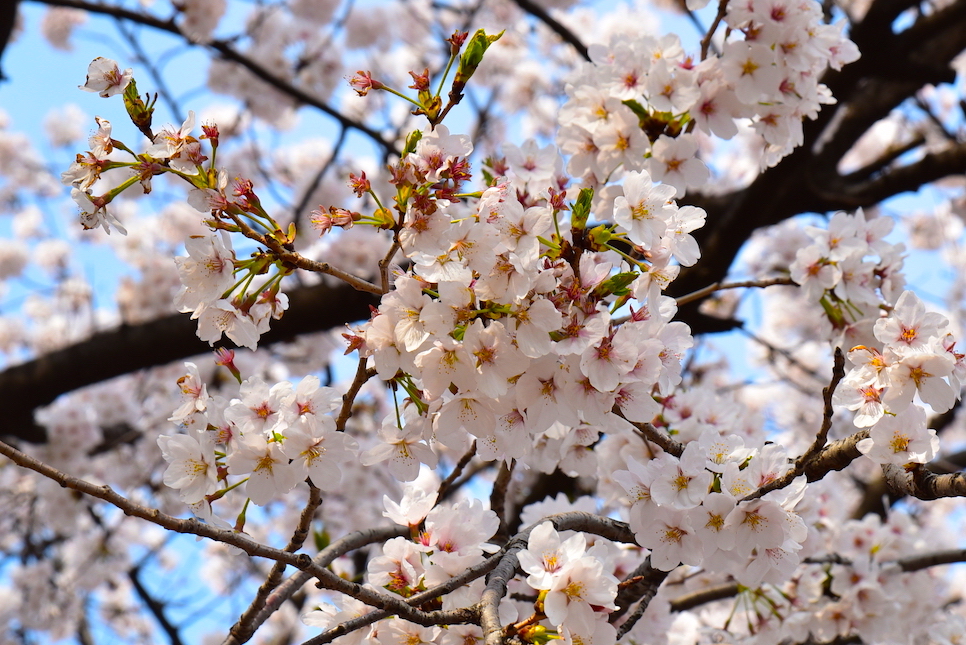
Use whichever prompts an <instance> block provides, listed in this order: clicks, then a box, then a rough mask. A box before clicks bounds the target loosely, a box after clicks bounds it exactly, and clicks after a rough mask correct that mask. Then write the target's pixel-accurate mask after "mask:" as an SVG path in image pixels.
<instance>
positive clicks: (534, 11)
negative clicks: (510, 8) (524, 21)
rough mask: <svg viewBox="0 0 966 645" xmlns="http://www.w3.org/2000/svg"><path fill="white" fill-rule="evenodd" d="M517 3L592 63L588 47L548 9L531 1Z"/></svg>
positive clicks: (518, 1) (523, 0) (522, 0)
mask: <svg viewBox="0 0 966 645" xmlns="http://www.w3.org/2000/svg"><path fill="white" fill-rule="evenodd" d="M515 2H516V4H517V6H518V7H520V8H521V9H523V10H524V11H526V12H527V13H528V14H530V15H531V16H533V17H534V18H537V19H539V20H540V22H542V23H543V24H545V25H546V26H547V27H549V28H550V31H552V32H554V33H555V34H557V35H558V36H560V39H561V40H563V41H564V42H565V43H568V44H569V45H570V46H571V47H573V48H574V49H575V50H576V51H577V53H578V54H580V56H581V57H582V58H583V59H584V60H585V61H588V62H590V53H589V52H588V51H587V45H585V44H584V43H582V42H581V41H580V39H579V38H577V36H576V35H574V33H573V32H572V31H570V30H569V29H567V28H566V27H564V26H563V25H562V24H560V22H558V21H557V20H556V19H555V18H554V17H553V16H551V15H550V14H549V13H547V10H546V9H544V8H543V7H541V6H540V5H538V4H537V3H535V2H531V1H530V0H515Z"/></svg>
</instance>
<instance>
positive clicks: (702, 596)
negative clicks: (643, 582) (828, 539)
mask: <svg viewBox="0 0 966 645" xmlns="http://www.w3.org/2000/svg"><path fill="white" fill-rule="evenodd" d="M835 559H836V561H838V562H839V564H844V565H851V562H849V561H848V560H845V559H841V558H838V557H837V556H836V557H835ZM957 562H966V549H950V550H948V551H934V552H932V553H921V554H917V555H911V556H907V557H905V558H898V559H896V560H893V561H891V562H888V563H884V564H885V565H888V564H894V565H896V566H897V567H898V569H899V570H901V571H902V572H904V573H910V572H913V571H921V570H922V569H928V568H930V567H937V566H941V565H944V564H955V563H957ZM883 571H888V566H883ZM740 591H741V586H740V585H738V584H737V583H735V582H725V583H722V584H720V585H715V586H714V587H705V588H704V589H699V590H698V591H693V592H691V593H688V594H684V595H683V596H678V597H677V598H675V599H674V600H672V601H671V611H673V612H679V611H688V610H691V609H695V608H697V607H700V606H701V605H706V604H708V603H709V602H715V601H717V600H727V599H728V598H734V597H735V596H737V595H738V593H739V592H740Z"/></svg>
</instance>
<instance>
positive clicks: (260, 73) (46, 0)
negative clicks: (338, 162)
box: [29, 0, 400, 156]
mask: <svg viewBox="0 0 966 645" xmlns="http://www.w3.org/2000/svg"><path fill="white" fill-rule="evenodd" d="M29 1H30V2H37V3H40V4H47V5H51V6H55V7H73V8H74V9H83V10H84V11H89V12H91V13H99V14H104V15H108V16H113V17H115V18H118V19H121V20H127V21H130V22H135V23H137V24H140V25H144V26H146V27H151V28H153V29H157V30H158V31H163V32H166V33H169V34H172V35H175V36H178V37H179V38H182V39H184V41H185V43H187V44H190V45H193V46H198V47H206V48H208V49H211V50H213V51H215V52H217V53H218V54H219V55H220V56H221V57H222V58H224V59H225V60H228V61H231V62H233V63H237V64H238V65H240V66H241V67H243V68H244V69H246V70H248V71H249V72H250V73H251V74H252V75H253V76H255V77H256V78H258V79H259V80H261V81H264V82H265V83H267V84H268V85H270V86H271V87H273V88H275V89H276V90H278V91H279V92H282V93H283V94H286V95H288V96H290V97H291V98H293V99H294V100H296V101H298V102H299V103H303V104H305V105H308V106H310V107H314V108H315V109H317V110H319V111H320V112H323V113H324V114H326V115H328V116H330V117H331V118H333V119H335V120H336V121H338V122H339V124H340V125H341V126H342V127H344V128H350V129H353V130H357V131H359V132H361V133H362V134H364V135H366V136H367V137H369V138H370V139H372V140H373V141H374V142H375V143H376V144H378V145H379V146H380V147H381V148H383V149H384V150H386V151H387V152H391V153H392V154H394V155H396V156H399V154H400V151H399V150H398V149H397V148H396V147H395V145H394V144H393V143H392V142H390V141H386V140H385V139H383V138H382V136H381V135H380V134H379V133H378V132H376V131H375V130H373V129H372V128H370V127H369V126H367V125H365V124H364V123H362V122H360V121H356V120H354V119H350V118H349V117H347V116H345V115H344V114H342V113H341V112H339V111H338V110H336V109H335V108H333V107H332V106H330V105H329V104H328V103H326V102H325V101H323V100H321V99H319V98H318V97H316V96H313V95H311V94H309V93H308V92H305V91H304V90H302V89H300V88H298V87H296V86H295V85H293V84H292V83H290V82H289V81H287V80H285V79H283V78H280V77H278V76H276V75H275V74H273V73H272V72H271V71H269V70H268V69H267V68H265V67H264V66H262V65H261V64H260V63H258V62H256V61H255V60H253V59H251V58H249V57H247V56H245V55H244V54H242V53H240V52H238V51H236V50H235V49H234V48H233V47H232V46H231V44H230V43H229V42H228V41H225V40H218V39H215V40H210V41H208V42H206V43H198V42H195V41H193V40H192V39H191V38H190V37H188V36H187V35H186V34H184V32H182V31H181V29H180V28H179V27H178V25H177V24H176V23H175V22H174V20H173V19H168V20H161V19H160V18H156V17H155V16H151V15H149V14H146V13H143V12H140V11H131V10H129V9H125V8H124V7H119V6H117V5H107V4H99V3H95V2H89V1H87V0H29Z"/></svg>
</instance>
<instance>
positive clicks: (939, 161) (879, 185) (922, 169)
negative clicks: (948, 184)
mask: <svg viewBox="0 0 966 645" xmlns="http://www.w3.org/2000/svg"><path fill="white" fill-rule="evenodd" d="M964 168H966V143H957V144H954V145H950V146H949V147H948V148H946V149H944V150H940V151H938V152H933V153H930V154H927V155H925V156H924V157H923V158H922V159H920V160H918V161H915V162H913V163H910V164H908V165H905V166H897V167H894V168H888V169H886V170H884V171H883V172H881V173H879V174H878V175H875V176H874V177H873V178H872V179H868V180H864V181H856V182H853V181H851V178H852V175H846V176H845V177H843V178H842V180H841V184H840V185H839V186H838V187H836V190H837V192H838V193H839V194H840V195H841V196H842V197H843V198H844V199H851V200H852V201H853V202H854V203H856V204H858V205H860V206H868V205H870V204H876V203H878V202H881V201H883V200H884V199H887V198H889V197H893V196H895V195H898V194H900V193H904V192H907V191H914V190H917V189H918V188H919V187H920V186H923V185H925V184H928V183H930V182H933V181H936V180H937V179H942V178H943V177H948V176H949V175H953V174H957V173H962V172H963V169H964Z"/></svg>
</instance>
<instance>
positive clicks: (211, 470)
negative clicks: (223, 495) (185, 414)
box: [158, 429, 218, 504]
mask: <svg viewBox="0 0 966 645" xmlns="http://www.w3.org/2000/svg"><path fill="white" fill-rule="evenodd" d="M158 446H159V447H160V448H161V455H162V456H163V457H164V460H165V461H167V462H168V468H167V470H165V471H164V478H163V479H164V484H165V485H166V486H170V487H171V488H176V489H178V490H179V492H180V495H181V500H182V501H183V502H184V503H185V504H197V503H198V502H200V501H201V500H202V499H204V497H205V495H209V494H211V493H213V492H215V489H216V488H217V485H218V481H217V473H216V470H215V444H214V441H212V439H211V435H210V434H209V433H208V431H207V430H204V429H202V430H201V431H196V432H191V433H190V434H179V435H174V436H169V435H161V436H160V437H158Z"/></svg>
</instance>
